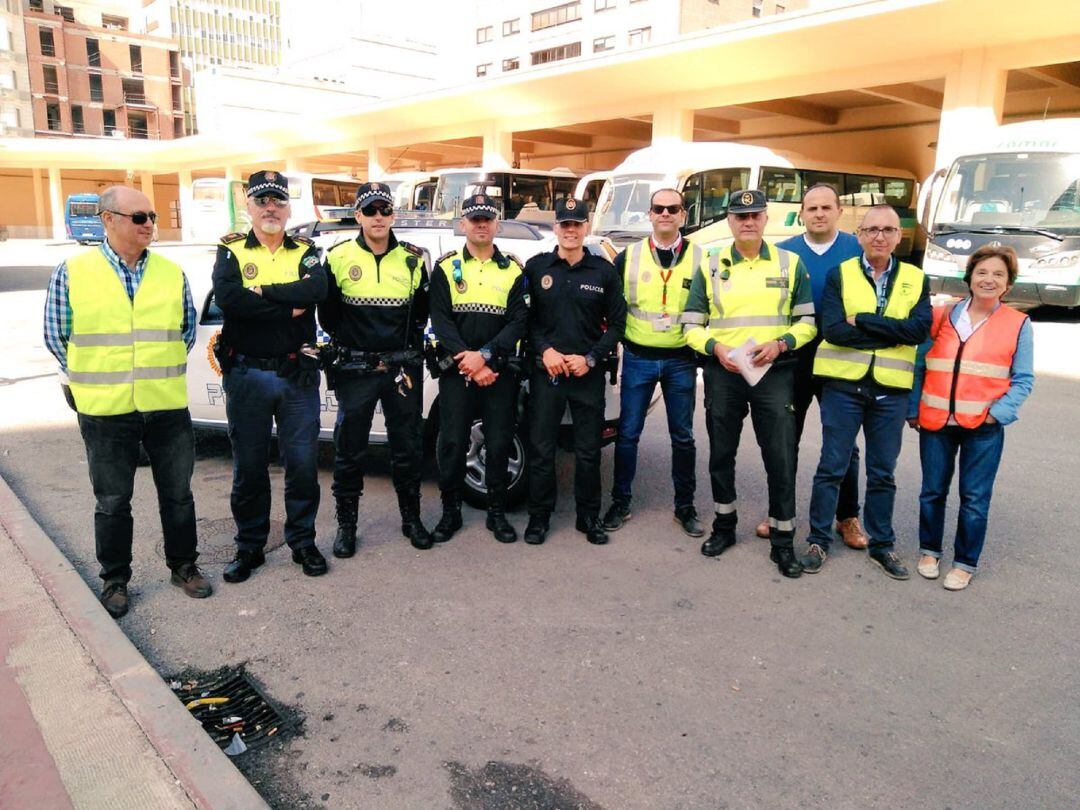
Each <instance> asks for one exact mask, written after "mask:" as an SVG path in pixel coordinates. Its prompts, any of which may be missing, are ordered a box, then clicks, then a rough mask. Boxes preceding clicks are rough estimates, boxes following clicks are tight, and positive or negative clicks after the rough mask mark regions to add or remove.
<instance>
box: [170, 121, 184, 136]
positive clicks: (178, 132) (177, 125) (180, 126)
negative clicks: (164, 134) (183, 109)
mask: <svg viewBox="0 0 1080 810" xmlns="http://www.w3.org/2000/svg"><path fill="white" fill-rule="evenodd" d="M172 134H173V137H174V138H183V137H184V119H183V118H174V119H173V122H172Z"/></svg>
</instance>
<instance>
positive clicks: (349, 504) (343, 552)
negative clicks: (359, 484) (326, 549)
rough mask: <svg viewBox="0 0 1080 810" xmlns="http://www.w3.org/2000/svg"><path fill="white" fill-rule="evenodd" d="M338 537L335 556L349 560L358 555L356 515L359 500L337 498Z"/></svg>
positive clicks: (335, 504) (335, 544)
mask: <svg viewBox="0 0 1080 810" xmlns="http://www.w3.org/2000/svg"><path fill="white" fill-rule="evenodd" d="M334 506H335V511H336V512H337V536H336V537H335V538H334V556H335V557H338V558H340V559H343V560H344V559H347V558H349V557H351V556H352V555H353V554H355V553H356V513H357V511H358V509H359V498H337V499H336V500H335V501H334Z"/></svg>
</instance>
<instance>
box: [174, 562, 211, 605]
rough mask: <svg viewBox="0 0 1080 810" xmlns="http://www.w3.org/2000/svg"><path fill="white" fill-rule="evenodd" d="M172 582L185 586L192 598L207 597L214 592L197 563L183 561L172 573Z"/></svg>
mask: <svg viewBox="0 0 1080 810" xmlns="http://www.w3.org/2000/svg"><path fill="white" fill-rule="evenodd" d="M172 584H173V585H175V586H176V587H178V588H183V589H184V593H186V594H187V595H188V596H190V597H191V598H192V599H205V598H206V597H208V596H209V595H210V594H212V593H213V592H214V589H213V588H211V587H210V582H209V580H207V578H206V577H205V576H203V572H202V571H200V570H199V568H198V566H197V565H195V563H182V564H181V565H178V566H176V570H175V571H173V573H172Z"/></svg>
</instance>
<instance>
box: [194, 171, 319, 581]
mask: <svg viewBox="0 0 1080 810" xmlns="http://www.w3.org/2000/svg"><path fill="white" fill-rule="evenodd" d="M248 196H249V197H252V198H256V199H258V198H260V197H274V198H277V199H280V200H288V199H289V190H288V180H287V179H286V178H285V176H284V175H282V174H280V173H278V172H272V171H260V172H255V173H254V174H252V175H251V176H250V177H249V179H248ZM213 285H214V299H215V301H216V303H217V305H218V306H219V307H220V308H221V311H222V312H223V313H224V315H225V320H224V324H223V325H222V329H221V335H220V336H219V338H218V341H217V345H216V347H215V351H216V353H217V356H218V359H219V360H220V363H221V370H222V376H223V379H224V386H225V392H226V396H227V399H226V412H227V416H228V420H229V438H230V441H231V443H232V451H233V485H232V495H231V498H230V501H231V506H232V513H233V517H234V519H235V521H236V545H237V555H236V559H234V560H233V562H232V563H230V564H229V566H228V567H227V568H226V569H225V580H226V581H227V582H242V581H243V580H245V579H247V577H248V576H249V574H250V573H251V570H252V569H253V568H257V567H258V566H259V565H261V564H262V561H263V548H264V547H265V545H266V540H267V536H268V534H269V531H270V477H269V474H268V463H269V449H270V440H271V427H272V426H273V424H274V423H275V422H276V424H277V429H278V446H279V448H280V450H281V458H282V462H283V464H284V466H285V540H286V542H287V543H288V544H289V547H290V548H291V549H292V550H293V559H294V561H296V562H298V563H301V564H303V566H304V573H306V574H309V575H312V576H314V575H317V574H321V573H323V572H325V570H326V561H325V559H323V557H322V555H321V554H320V553H319V552H318V549H316V548H315V516H316V513H317V512H318V508H319V480H318V466H317V462H316V460H317V456H318V440H319V370H318V360H317V359H316V358H315V356H314V350H313V349H312V348H311V347H313V346H314V345H315V304H317V303H318V302H319V301H321V300H322V299H323V297H324V296H325V295H326V274H325V273H324V272H323V269H322V266H321V264H320V263H319V256H318V251H317V250H316V248H315V246H314V245H313V244H312V243H311V241H310V240H309V239H305V238H303V237H299V236H298V237H289V236H288V235H286V236H285V238H284V240H283V242H282V244H281V246H280V247H279V248H278V249H277V250H276V251H274V252H273V253H271V252H270V251H269V250H268V249H267V248H265V247H263V245H262V243H261V242H259V240H258V238H257V237H256V235H255V231H254V229H253V230H251V231H248V233H247V234H246V235H245V234H242V233H235V234H229V235H227V236H224V237H222V239H221V244H219V245H218V250H217V258H216V260H215V262H214V271H213ZM254 287H258V288H259V290H260V293H259V294H256V293H255V292H254V291H253V288H254ZM296 309H303V310H304V312H303V314H302V315H300V316H298V317H294V316H293V312H294V310H296ZM304 349H306V352H305V351H304Z"/></svg>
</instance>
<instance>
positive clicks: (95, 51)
mask: <svg viewBox="0 0 1080 810" xmlns="http://www.w3.org/2000/svg"><path fill="white" fill-rule="evenodd" d="M86 64H88V65H89V66H90V67H101V47H100V46H99V45H98V41H97V40H96V39H89V38H88V39H87V40H86Z"/></svg>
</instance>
